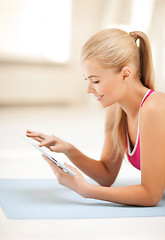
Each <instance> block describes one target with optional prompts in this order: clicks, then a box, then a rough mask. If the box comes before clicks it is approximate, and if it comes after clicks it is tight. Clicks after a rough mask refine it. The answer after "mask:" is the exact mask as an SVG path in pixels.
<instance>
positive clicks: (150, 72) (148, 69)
mask: <svg viewBox="0 0 165 240" xmlns="http://www.w3.org/2000/svg"><path fill="white" fill-rule="evenodd" d="M130 36H131V37H133V38H134V39H135V41H136V40H137V39H138V40H139V46H138V47H139V54H140V69H139V71H140V80H141V82H142V84H143V85H144V86H145V87H147V88H151V89H155V74H154V66H153V60H152V52H151V45H150V41H149V38H148V37H147V35H146V34H145V33H143V32H140V31H134V32H130Z"/></svg>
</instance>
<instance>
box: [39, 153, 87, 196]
mask: <svg viewBox="0 0 165 240" xmlns="http://www.w3.org/2000/svg"><path fill="white" fill-rule="evenodd" d="M42 157H43V158H44V159H45V160H46V161H47V162H48V164H49V165H50V167H51V168H52V170H53V172H54V174H55V175H56V177H57V181H58V182H59V184H61V185H63V186H65V187H67V188H70V189H71V190H73V191H75V192H77V193H78V194H80V195H81V196H82V197H86V196H87V189H88V186H89V183H88V182H87V181H86V180H85V179H84V177H83V176H82V174H81V173H80V172H79V171H78V170H77V169H76V168H75V167H72V166H70V165H69V164H67V163H64V165H65V166H66V167H67V168H69V169H70V170H71V171H73V172H74V173H75V174H76V176H72V175H71V174H69V173H67V172H64V171H63V170H62V169H61V168H60V167H58V166H57V165H56V164H55V163H54V162H52V161H51V160H50V159H49V158H47V157H46V156H45V155H42Z"/></svg>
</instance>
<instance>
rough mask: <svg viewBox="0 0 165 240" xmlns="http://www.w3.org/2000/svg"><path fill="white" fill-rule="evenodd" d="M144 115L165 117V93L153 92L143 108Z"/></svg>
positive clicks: (142, 113)
mask: <svg viewBox="0 0 165 240" xmlns="http://www.w3.org/2000/svg"><path fill="white" fill-rule="evenodd" d="M140 114H141V116H143V117H147V118H149V117H156V116H158V117H160V116H162V117H163V118H165V93H164V92H160V91H155V92H153V93H152V94H151V95H150V96H149V97H148V98H147V99H146V100H145V102H144V104H143V107H142V108H141V113H140Z"/></svg>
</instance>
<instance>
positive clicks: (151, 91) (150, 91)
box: [140, 89, 155, 107]
mask: <svg viewBox="0 0 165 240" xmlns="http://www.w3.org/2000/svg"><path fill="white" fill-rule="evenodd" d="M153 92H155V90H153V89H150V90H149V92H148V94H147V95H146V96H145V97H144V99H143V101H142V102H141V105H140V107H142V106H143V104H144V102H145V100H146V99H147V98H148V97H149V96H150V94H151V93H153Z"/></svg>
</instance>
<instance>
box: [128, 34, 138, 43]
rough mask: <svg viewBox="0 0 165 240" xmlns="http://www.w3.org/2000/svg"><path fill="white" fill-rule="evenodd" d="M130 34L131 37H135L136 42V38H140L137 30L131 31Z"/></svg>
mask: <svg viewBox="0 0 165 240" xmlns="http://www.w3.org/2000/svg"><path fill="white" fill-rule="evenodd" d="M129 35H130V36H131V37H133V38H134V39H135V42H136V40H137V39H138V36H137V34H136V33H135V32H130V33H129Z"/></svg>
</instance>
